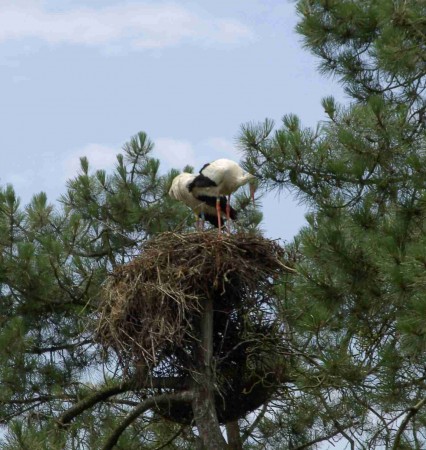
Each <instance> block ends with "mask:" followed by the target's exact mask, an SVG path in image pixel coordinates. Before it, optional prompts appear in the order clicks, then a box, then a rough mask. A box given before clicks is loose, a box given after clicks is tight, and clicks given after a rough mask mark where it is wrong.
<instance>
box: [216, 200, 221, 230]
mask: <svg viewBox="0 0 426 450" xmlns="http://www.w3.org/2000/svg"><path fill="white" fill-rule="evenodd" d="M216 211H217V226H218V229H219V236H220V229H221V228H222V218H221V217H220V198H219V197H217V198H216Z"/></svg>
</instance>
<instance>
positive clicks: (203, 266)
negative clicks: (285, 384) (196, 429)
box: [97, 231, 292, 422]
mask: <svg viewBox="0 0 426 450" xmlns="http://www.w3.org/2000/svg"><path fill="white" fill-rule="evenodd" d="M141 250H142V251H141V255H140V256H139V257H137V258H135V259H134V260H133V261H131V262H130V263H128V264H126V265H123V266H120V267H118V268H116V269H115V270H114V272H113V273H112V274H111V276H110V277H109V279H108V281H107V283H106V286H105V289H104V295H103V299H102V302H101V305H100V320H99V325H98V329H97V336H98V340H99V341H100V342H101V343H102V344H103V346H104V347H106V348H111V349H113V350H115V352H116V353H117V355H118V357H119V359H120V361H121V362H122V363H123V365H124V367H125V368H126V369H131V368H132V367H133V368H135V367H140V365H141V364H143V365H144V366H145V367H148V368H149V370H150V371H151V375H152V376H167V377H180V379H182V380H190V379H193V378H195V377H196V373H197V371H198V370H199V368H200V367H201V366H200V364H201V363H200V361H199V360H198V359H199V358H198V356H197V355H198V354H199V353H198V352H197V348H198V347H199V331H200V330H199V328H200V311H201V309H202V302H203V301H205V299H206V298H210V299H212V300H213V305H214V317H213V320H214V336H213V337H214V357H215V364H216V373H217V380H218V384H219V386H220V388H219V391H218V395H217V402H216V403H217V405H218V415H219V419H220V420H221V422H226V421H228V420H231V419H236V418H238V417H242V416H243V415H244V414H245V413H247V412H248V411H251V410H253V409H255V408H257V407H258V406H259V405H261V404H262V403H263V402H264V401H265V400H266V399H267V398H268V397H269V396H270V395H271V393H272V392H273V391H274V390H275V389H276V388H277V386H278V384H279V382H280V380H281V379H282V378H283V372H284V366H283V361H282V359H280V358H278V357H276V355H275V352H276V349H277V346H280V347H281V348H282V342H283V337H284V332H285V330H283V326H282V323H281V322H278V320H277V310H276V298H275V295H274V288H275V283H276V280H278V279H280V278H281V277H282V276H283V275H285V274H286V273H288V272H292V269H291V268H289V267H287V266H286V265H285V252H284V250H283V248H282V247H281V246H280V245H279V244H278V243H276V242H274V241H270V240H267V239H264V238H262V237H259V236H255V235H251V234H235V235H222V236H221V237H218V235H217V232H216V231H212V232H197V233H188V234H181V233H179V234H178V233H163V234H161V235H158V236H157V237H155V238H153V239H151V240H150V241H148V242H146V243H145V245H144V246H143V248H142V249H141ZM225 399H226V401H225ZM161 413H162V414H163V415H165V416H167V417H169V418H171V419H173V420H176V421H180V422H190V421H191V419H192V413H191V410H190V407H189V406H187V405H182V404H179V405H171V406H170V408H168V409H167V411H166V410H162V411H161Z"/></svg>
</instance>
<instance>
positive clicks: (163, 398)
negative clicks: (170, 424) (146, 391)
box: [102, 391, 194, 450]
mask: <svg viewBox="0 0 426 450" xmlns="http://www.w3.org/2000/svg"><path fill="white" fill-rule="evenodd" d="M193 396H194V395H193V393H192V392H189V391H186V392H179V393H177V394H162V395H158V396H154V397H150V398H148V399H146V400H144V401H143V402H141V403H140V404H139V405H138V406H137V407H136V408H135V409H133V411H131V412H130V413H129V414H128V415H127V416H126V418H125V419H124V420H123V422H122V423H121V424H120V425H119V426H118V427H117V428H116V429H115V430H114V431H113V432H112V434H111V435H110V436H109V438H108V439H107V441H106V442H105V444H104V446H103V447H102V450H111V449H112V448H113V447H114V446H115V444H116V443H117V442H118V439H119V438H120V436H121V435H122V434H123V432H124V431H125V430H126V428H127V427H128V426H129V425H131V424H132V423H133V422H134V421H135V420H136V419H137V418H138V417H139V416H140V415H141V414H143V413H144V412H145V411H147V410H148V409H151V408H153V407H155V406H160V405H164V404H167V403H169V402H173V401H184V402H191V401H192V399H193Z"/></svg>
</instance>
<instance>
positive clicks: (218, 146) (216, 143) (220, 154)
mask: <svg viewBox="0 0 426 450" xmlns="http://www.w3.org/2000/svg"><path fill="white" fill-rule="evenodd" d="M205 145H206V146H207V147H208V148H209V153H212V154H215V155H216V156H217V158H229V159H233V160H236V161H238V160H239V159H240V158H241V154H240V153H239V152H238V150H237V148H236V146H235V145H234V144H233V143H232V142H231V141H229V140H228V139H224V138H221V137H212V138H209V139H207V140H206V141H205Z"/></svg>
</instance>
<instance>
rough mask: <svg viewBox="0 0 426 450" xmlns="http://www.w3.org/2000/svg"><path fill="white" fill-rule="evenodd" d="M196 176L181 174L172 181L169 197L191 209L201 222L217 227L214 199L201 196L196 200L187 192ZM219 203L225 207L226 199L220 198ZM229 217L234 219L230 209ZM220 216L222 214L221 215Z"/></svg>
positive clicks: (234, 213) (191, 193)
mask: <svg viewBox="0 0 426 450" xmlns="http://www.w3.org/2000/svg"><path fill="white" fill-rule="evenodd" d="M196 177H197V175H193V174H191V173H186V172H184V173H181V174H180V175H178V176H176V177H175V178H174V179H173V182H172V185H171V187H170V190H169V195H170V197H171V198H173V199H175V200H179V201H180V202H183V203H185V205H186V206H188V207H189V208H191V209H192V211H193V212H194V213H195V214H196V215H197V217H199V218H201V219H202V220H204V219H206V220H207V221H208V222H210V223H211V224H212V225H214V226H215V227H218V226H219V223H218V220H217V213H216V208H215V206H214V205H215V202H216V198H215V197H213V198H212V197H209V196H206V195H202V196H201V198H197V197H196V196H195V195H194V193H193V192H191V191H190V190H189V185H190V184H191V183H192V182H193V181H194V179H195V178H196ZM221 203H222V204H223V205H224V206H225V207H226V198H225V197H221ZM231 210H232V214H231V217H232V218H235V217H236V212H235V211H234V210H233V209H232V208H231ZM221 215H222V214H221Z"/></svg>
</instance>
